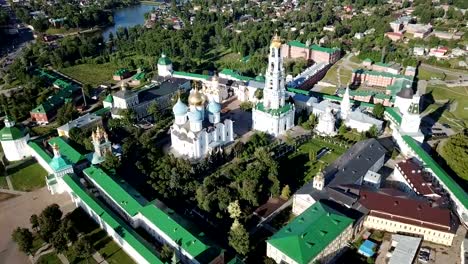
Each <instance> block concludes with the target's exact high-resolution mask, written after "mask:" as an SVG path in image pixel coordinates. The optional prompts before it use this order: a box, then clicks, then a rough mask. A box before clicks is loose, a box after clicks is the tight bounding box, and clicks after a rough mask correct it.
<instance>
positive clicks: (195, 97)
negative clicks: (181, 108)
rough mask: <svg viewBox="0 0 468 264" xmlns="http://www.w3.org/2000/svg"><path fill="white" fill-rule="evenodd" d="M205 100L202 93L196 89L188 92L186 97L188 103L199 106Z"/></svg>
mask: <svg viewBox="0 0 468 264" xmlns="http://www.w3.org/2000/svg"><path fill="white" fill-rule="evenodd" d="M204 102H205V99H204V97H203V95H202V94H201V93H200V92H199V91H198V89H194V91H193V92H191V93H190V95H189V97H188V103H189V105H194V106H201V105H203V103H204Z"/></svg>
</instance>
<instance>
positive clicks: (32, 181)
mask: <svg viewBox="0 0 468 264" xmlns="http://www.w3.org/2000/svg"><path fill="white" fill-rule="evenodd" d="M9 173H10V175H9V176H10V179H11V183H12V185H13V188H14V189H15V190H17V191H26V192H27V191H32V190H35V189H39V188H41V187H43V186H45V176H47V172H46V171H45V170H44V169H43V168H42V167H41V165H39V163H37V162H34V163H30V162H26V163H23V164H20V165H18V166H17V167H15V168H13V169H10V170H9ZM1 178H3V177H1Z"/></svg>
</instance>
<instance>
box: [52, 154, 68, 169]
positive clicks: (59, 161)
mask: <svg viewBox="0 0 468 264" xmlns="http://www.w3.org/2000/svg"><path fill="white" fill-rule="evenodd" d="M49 166H50V167H51V168H52V169H53V170H54V171H55V172H57V171H60V170H63V169H65V168H69V167H70V166H71V165H70V164H69V163H68V162H67V161H66V160H65V159H64V158H63V157H62V156H60V157H53V158H52V160H51V161H50V162H49Z"/></svg>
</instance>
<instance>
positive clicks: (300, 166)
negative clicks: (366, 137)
mask: <svg viewBox="0 0 468 264" xmlns="http://www.w3.org/2000/svg"><path fill="white" fill-rule="evenodd" d="M346 149H347V144H346V143H344V142H341V141H340V140H338V139H335V138H320V137H316V138H311V139H309V140H307V141H306V142H305V143H303V144H301V145H300V146H298V147H297V150H296V151H295V152H293V153H291V154H289V155H288V156H285V157H283V158H282V159H281V160H280V175H282V176H281V177H287V179H285V180H286V181H290V182H289V184H290V186H291V189H292V190H295V189H297V188H299V187H300V186H302V185H304V184H305V183H307V182H309V181H310V180H312V178H313V177H314V176H315V175H316V174H317V173H318V172H319V170H320V169H325V168H326V167H327V166H328V165H330V164H331V163H332V162H333V161H335V160H336V159H338V158H339V157H340V156H341V155H342V154H343V153H344V152H345V151H346ZM291 176H293V177H291Z"/></svg>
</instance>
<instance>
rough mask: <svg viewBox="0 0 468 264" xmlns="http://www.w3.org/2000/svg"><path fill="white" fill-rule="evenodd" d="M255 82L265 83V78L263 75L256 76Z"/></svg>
mask: <svg viewBox="0 0 468 264" xmlns="http://www.w3.org/2000/svg"><path fill="white" fill-rule="evenodd" d="M255 81H257V82H265V76H263V75H261V74H260V75H258V76H257V77H255Z"/></svg>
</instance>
